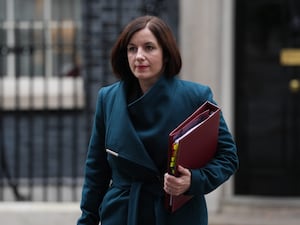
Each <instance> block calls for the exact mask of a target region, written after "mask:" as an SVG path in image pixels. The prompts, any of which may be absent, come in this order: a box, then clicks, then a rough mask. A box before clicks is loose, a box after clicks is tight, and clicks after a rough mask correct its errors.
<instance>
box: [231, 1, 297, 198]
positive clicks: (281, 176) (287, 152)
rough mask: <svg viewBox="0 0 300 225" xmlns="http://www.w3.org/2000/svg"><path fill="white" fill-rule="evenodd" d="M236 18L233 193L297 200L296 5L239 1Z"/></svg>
mask: <svg viewBox="0 0 300 225" xmlns="http://www.w3.org/2000/svg"><path fill="white" fill-rule="evenodd" d="M235 15H236V18H235V20H236V30H235V32H236V33H235V34H236V35H235V46H236V50H235V65H236V66H235V80H236V83H235V96H236V99H235V100H236V112H235V113H236V114H235V115H236V127H235V135H236V141H237V145H238V148H239V157H240V169H239V171H238V173H237V175H236V178H235V192H236V194H243V195H269V196H271V195H272V196H300V90H299V89H300V87H299V86H300V63H299V60H300V52H299V50H300V1H299V0H237V1H236V14H235ZM286 49H290V50H292V51H287V50H286ZM282 59H284V60H282Z"/></svg>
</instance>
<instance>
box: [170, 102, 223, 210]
mask: <svg viewBox="0 0 300 225" xmlns="http://www.w3.org/2000/svg"><path fill="white" fill-rule="evenodd" d="M219 123H220V108H219V107H218V106H216V105H215V104H212V103H211V102H209V101H207V102H205V103H204V104H203V105H201V106H200V107H199V108H198V109H197V110H196V111H195V112H194V113H193V114H192V115H191V116H189V117H188V118H187V119H186V120H185V121H183V122H182V123H181V124H180V125H179V126H178V127H176V128H175V129H174V130H173V131H172V132H171V133H170V134H169V150H168V173H170V174H172V175H174V176H178V175H179V174H178V171H177V167H178V165H181V166H183V167H185V168H188V169H196V168H201V167H203V166H205V165H206V164H207V163H208V162H209V161H210V160H211V159H212V158H213V157H214V155H215V152H216V149H217V144H218V134H219ZM192 197H193V196H191V195H180V196H171V195H169V194H166V198H165V201H166V202H165V205H166V208H167V209H168V210H169V211H170V212H174V211H176V210H177V209H178V208H180V207H181V206H182V205H184V204H185V203H186V202H187V201H189V200H190V199H191V198H192Z"/></svg>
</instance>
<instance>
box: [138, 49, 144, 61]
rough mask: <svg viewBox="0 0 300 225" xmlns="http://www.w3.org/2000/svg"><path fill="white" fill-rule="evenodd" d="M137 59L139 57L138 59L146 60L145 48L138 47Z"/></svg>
mask: <svg viewBox="0 0 300 225" xmlns="http://www.w3.org/2000/svg"><path fill="white" fill-rule="evenodd" d="M136 59H138V60H144V59H145V55H144V51H143V49H141V48H138V50H137V53H136Z"/></svg>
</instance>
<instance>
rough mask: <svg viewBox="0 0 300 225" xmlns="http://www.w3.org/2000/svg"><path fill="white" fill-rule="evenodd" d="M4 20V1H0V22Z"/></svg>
mask: <svg viewBox="0 0 300 225" xmlns="http://www.w3.org/2000/svg"><path fill="white" fill-rule="evenodd" d="M5 18H6V0H0V21H2V20H5Z"/></svg>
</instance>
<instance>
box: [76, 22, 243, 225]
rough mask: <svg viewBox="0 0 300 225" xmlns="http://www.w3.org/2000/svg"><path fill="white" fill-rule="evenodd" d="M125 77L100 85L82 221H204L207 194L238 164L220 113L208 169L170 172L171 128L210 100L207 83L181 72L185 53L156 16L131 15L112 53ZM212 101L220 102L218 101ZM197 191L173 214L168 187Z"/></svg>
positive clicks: (168, 224) (130, 224)
mask: <svg viewBox="0 0 300 225" xmlns="http://www.w3.org/2000/svg"><path fill="white" fill-rule="evenodd" d="M111 64H112V68H113V72H114V73H115V74H116V75H117V76H118V77H119V78H120V81H119V82H117V83H115V84H112V85H110V86H108V87H103V88H101V89H100V91H99V94H98V100H97V106H96V112H95V119H94V125H93V129H92V134H91V139H90V144H89V149H88V154H87V159H86V168H85V181H84V185H83V192H82V200H81V210H82V215H81V217H80V218H79V220H78V225H83V224H84V225H96V224H98V223H99V221H101V225H120V224H127V225H177V224H189V225H205V224H207V208H206V203H205V199H204V195H205V194H206V193H209V192H211V191H213V190H214V189H216V188H217V187H218V186H219V185H221V184H222V183H223V182H225V181H226V180H227V179H228V178H229V177H230V176H231V175H232V174H233V173H234V172H235V171H236V169H237V166H238V158H237V154H236V146H235V144H234V141H233V139H232V136H231V134H230V132H229V131H228V128H227V126H226V124H225V121H224V118H223V117H222V116H221V119H220V128H219V137H218V149H217V153H216V155H215V158H214V159H213V160H212V161H211V162H210V163H208V164H207V165H206V166H204V167H203V168H198V169H192V170H189V169H187V168H183V167H179V172H180V174H181V175H180V176H179V177H174V176H171V175H169V174H167V173H166V167H167V151H168V134H169V133H170V132H171V131H172V130H173V129H174V128H175V127H176V126H177V125H179V124H180V123H181V122H182V121H183V120H184V119H186V118H187V117H188V116H189V115H190V114H191V113H192V112H194V111H195V110H196V109H197V108H198V107H199V106H200V105H202V104H203V103H204V102H205V101H207V100H208V101H211V102H214V100H213V97H212V92H211V90H210V88H209V87H207V86H204V85H201V84H196V83H193V82H188V81H183V80H180V79H178V78H177V76H176V75H177V74H178V73H179V71H180V69H181V56H180V53H179V50H178V47H177V45H176V42H175V39H174V37H173V34H172V32H171V30H170V28H169V27H168V26H167V25H166V24H165V23H164V22H163V21H162V20H161V19H159V18H157V17H154V16H143V17H139V18H136V19H135V20H133V21H132V22H130V23H129V24H128V25H127V26H126V27H125V29H124V30H123V32H122V33H121V34H120V36H119V38H118V40H117V41H116V43H115V45H114V47H113V49H112V54H111ZM214 103H215V102H214ZM165 192H167V193H168V194H172V195H180V194H191V195H194V198H193V199H192V200H190V201H189V202H188V203H186V204H185V205H184V206H183V207H181V208H180V209H178V210H177V211H176V212H174V213H168V212H167V210H166V209H165V208H164V194H165Z"/></svg>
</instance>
